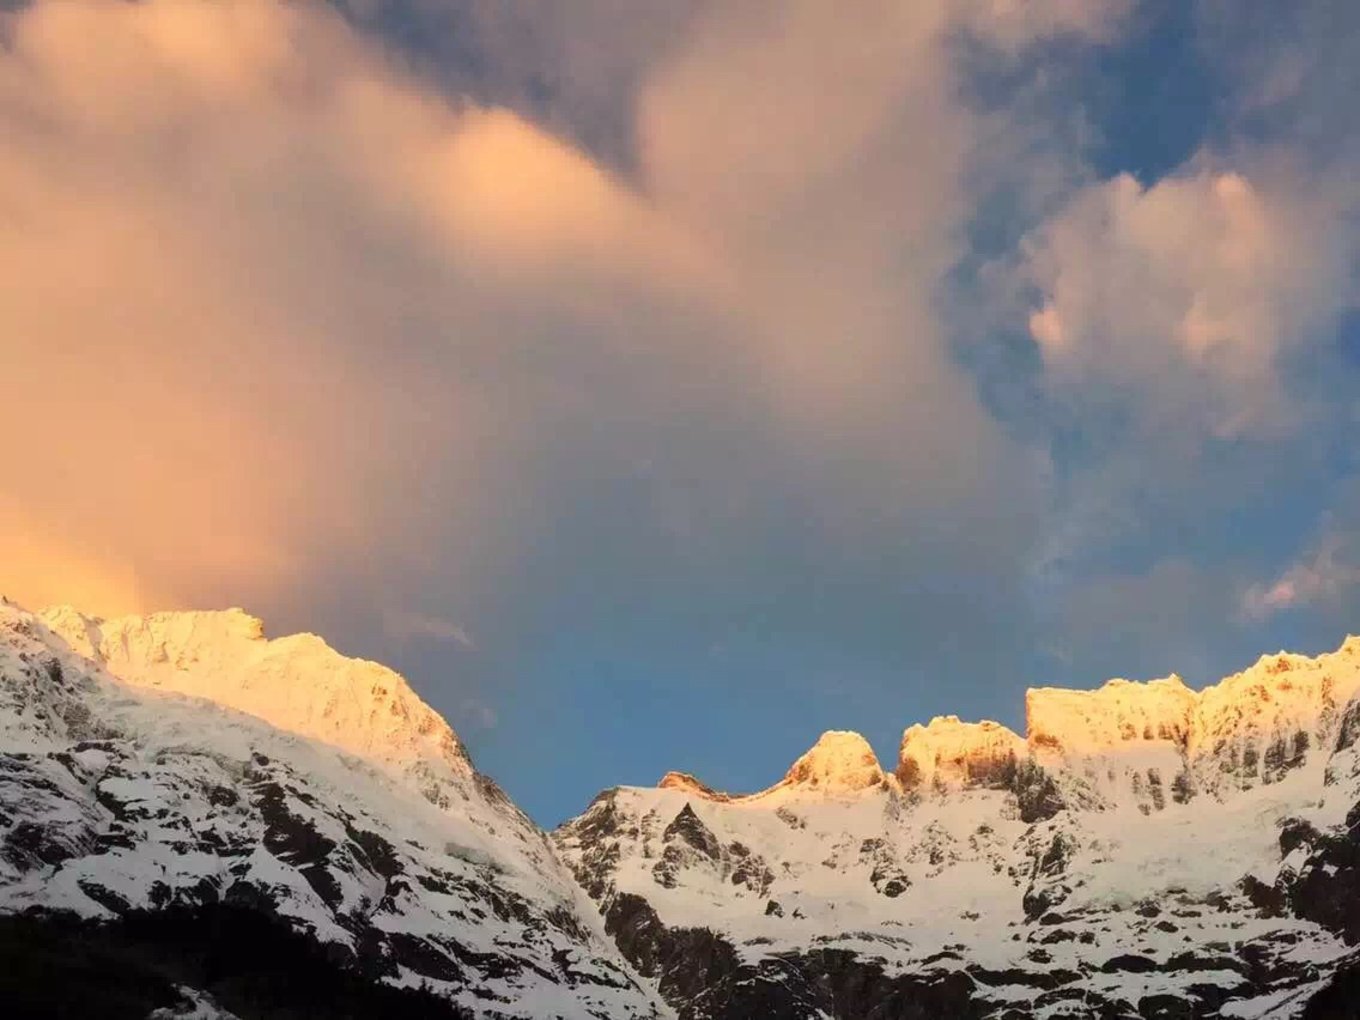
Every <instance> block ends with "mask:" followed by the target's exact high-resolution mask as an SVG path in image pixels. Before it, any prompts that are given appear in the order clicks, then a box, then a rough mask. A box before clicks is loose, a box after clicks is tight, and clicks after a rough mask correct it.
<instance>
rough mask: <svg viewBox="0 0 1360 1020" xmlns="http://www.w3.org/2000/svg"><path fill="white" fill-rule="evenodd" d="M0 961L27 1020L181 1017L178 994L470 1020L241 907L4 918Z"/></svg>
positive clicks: (269, 1005) (309, 1012)
mask: <svg viewBox="0 0 1360 1020" xmlns="http://www.w3.org/2000/svg"><path fill="white" fill-rule="evenodd" d="M0 960H3V961H4V966H2V967H0V1003H3V1004H4V1010H5V1015H6V1016H11V1017H16V1018H20V1017H22V1018H25V1020H30V1018H31V1020H39V1018H51V1020H58V1018H64V1017H75V1016H89V1017H95V1016H97V1017H101V1018H108V1020H145V1018H146V1017H147V1016H148V1015H150V1014H151V1013H152V1011H154V1010H158V1009H165V1010H171V1011H177V1010H180V1009H186V1008H188V1006H189V1004H188V1003H186V1001H185V999H186V995H185V993H184V991H182V989H184V988H190V989H195V990H199V991H201V992H203V993H207V995H208V996H210V998H211V1001H212V1002H215V1003H216V1004H218V1005H220V1006H221V1007H222V1008H224V1009H227V1010H230V1011H231V1012H233V1013H235V1014H236V1015H237V1016H240V1017H243V1018H245V1017H265V1016H267V1017H271V1018H279V1020H284V1018H297V1020H302V1018H304V1017H317V1016H327V1017H337V1018H353V1020H359V1018H363V1017H373V1016H401V1017H412V1018H417V1020H436V1018H437V1020H461V1018H469V1020H470V1018H471V1016H472V1014H470V1013H468V1012H467V1011H465V1010H462V1009H460V1008H459V1007H457V1006H455V1005H454V1004H452V1003H450V1002H449V1001H448V1000H447V999H443V998H440V997H439V996H436V995H434V994H432V993H430V992H427V991H420V990H417V989H399V988H391V987H388V986H386V985H383V984H380V983H378V982H377V981H375V980H374V978H375V977H376V975H375V974H369V973H365V971H364V970H363V969H362V968H358V969H356V968H353V967H347V966H343V965H341V964H339V963H337V961H335V960H334V959H332V958H331V957H329V956H328V955H327V954H326V952H325V951H324V948H323V947H322V946H320V945H319V944H318V943H316V942H315V941H313V940H312V939H310V938H308V937H307V936H306V935H303V934H300V933H298V932H295V931H293V930H292V929H290V928H289V927H288V926H287V925H285V924H282V923H279V922H277V921H274V920H271V919H270V918H269V917H267V916H266V915H264V914H262V913H260V912H259V911H256V910H253V909H251V908H249V907H245V906H228V905H216V906H209V907H199V908H194V909H187V908H175V909H172V910H167V911H155V912H147V911H134V912H131V913H128V914H127V915H125V916H123V917H122V918H120V919H119V920H117V921H113V922H98V921H88V920H81V919H79V918H76V917H75V916H73V915H62V914H54V915H42V914H31V915H0Z"/></svg>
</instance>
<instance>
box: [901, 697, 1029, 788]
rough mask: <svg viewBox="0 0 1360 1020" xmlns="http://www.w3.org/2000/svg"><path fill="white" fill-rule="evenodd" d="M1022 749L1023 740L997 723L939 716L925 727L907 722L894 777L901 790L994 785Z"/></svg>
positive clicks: (1002, 779)
mask: <svg viewBox="0 0 1360 1020" xmlns="http://www.w3.org/2000/svg"><path fill="white" fill-rule="evenodd" d="M1024 753H1025V742H1024V740H1022V739H1021V738H1020V737H1019V736H1018V735H1017V734H1016V733H1014V732H1013V731H1012V730H1011V729H1009V728H1008V727H1006V726H1002V725H1001V724H1000V723H998V722H992V721H991V720H990V719H984V720H983V721H982V722H975V723H974V722H962V721H960V719H959V717H958V716H956V715H937V716H936V717H935V718H933V719H931V720H930V724H929V725H928V726H921V725H920V724H917V725H915V726H910V727H908V728H907V730H906V732H904V733H903V734H902V746H901V751H900V753H899V756H898V766H897V778H898V780H899V782H901V784H902V788H903V789H904V790H913V789H921V788H925V789H935V790H939V791H941V792H943V791H944V790H947V789H959V788H968V787H976V786H995V785H997V784H999V783H1004V781H1005V779H1006V777H1007V776H1008V775H1009V773H1010V772H1011V771H1013V770H1014V768H1015V763H1016V760H1017V758H1020V757H1023V755H1024Z"/></svg>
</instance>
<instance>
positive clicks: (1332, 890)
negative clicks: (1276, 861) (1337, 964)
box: [1272, 803, 1360, 944]
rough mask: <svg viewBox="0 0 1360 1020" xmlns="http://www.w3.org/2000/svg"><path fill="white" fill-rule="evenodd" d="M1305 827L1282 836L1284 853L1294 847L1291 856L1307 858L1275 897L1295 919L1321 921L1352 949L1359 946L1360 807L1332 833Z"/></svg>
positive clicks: (1281, 883) (1276, 889) (1285, 876)
mask: <svg viewBox="0 0 1360 1020" xmlns="http://www.w3.org/2000/svg"><path fill="white" fill-rule="evenodd" d="M1305 826H1306V823H1305V825H1293V826H1286V827H1285V829H1283V830H1282V831H1281V833H1280V846H1281V849H1282V850H1284V849H1285V847H1286V846H1288V847H1289V850H1288V851H1287V853H1286V855H1288V854H1289V853H1306V855H1307V856H1306V858H1305V859H1304V861H1303V864H1302V865H1301V866H1300V867H1299V868H1298V869H1297V871H1291V870H1290V869H1288V868H1286V869H1284V870H1283V871H1282V873H1281V875H1280V878H1279V879H1278V880H1277V882H1276V885H1275V887H1274V889H1273V890H1272V892H1273V894H1274V896H1275V897H1277V898H1278V900H1279V901H1280V903H1281V907H1282V908H1283V907H1285V906H1287V908H1288V910H1289V912H1290V913H1292V914H1294V915H1295V916H1296V917H1303V918H1307V919H1308V920H1310V921H1316V922H1317V923H1318V924H1320V925H1323V926H1324V927H1326V928H1330V929H1331V930H1333V931H1335V932H1337V933H1338V934H1340V935H1341V936H1342V937H1343V938H1344V939H1345V940H1346V941H1347V942H1348V943H1351V944H1355V943H1356V942H1360V803H1358V804H1356V806H1355V807H1354V808H1352V809H1351V811H1350V814H1349V815H1347V817H1346V821H1345V824H1344V825H1342V826H1340V827H1338V828H1337V829H1336V830H1334V831H1332V832H1328V833H1320V832H1318V831H1317V830H1316V829H1314V828H1313V827H1312V826H1306V827H1305Z"/></svg>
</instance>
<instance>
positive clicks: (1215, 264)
mask: <svg viewBox="0 0 1360 1020" xmlns="http://www.w3.org/2000/svg"><path fill="white" fill-rule="evenodd" d="M1216 162H1217V161H1215V160H1213V159H1212V158H1210V157H1208V156H1207V155H1205V156H1202V157H1200V158H1198V159H1197V160H1195V161H1194V162H1193V163H1192V164H1190V165H1188V166H1187V167H1185V168H1183V169H1182V170H1181V171H1180V172H1178V173H1176V174H1174V175H1172V176H1170V177H1167V178H1164V179H1162V180H1161V181H1158V182H1157V183H1156V184H1154V185H1152V186H1150V187H1144V186H1143V185H1141V184H1139V183H1138V182H1137V181H1136V180H1135V179H1134V178H1133V177H1131V176H1129V175H1127V174H1121V175H1119V176H1117V177H1115V178H1113V179H1112V180H1109V181H1105V182H1101V183H1099V184H1094V185H1091V186H1089V187H1087V188H1086V189H1084V190H1083V191H1082V192H1081V193H1079V194H1078V195H1076V196H1075V197H1074V198H1073V199H1072V200H1071V201H1070V203H1069V204H1068V205H1067V206H1066V207H1065V208H1064V209H1063V210H1062V211H1060V212H1059V213H1057V214H1056V215H1055V216H1054V217H1053V218H1052V219H1050V220H1049V221H1048V222H1046V223H1044V224H1043V225H1041V226H1040V227H1039V228H1037V229H1036V230H1035V231H1034V232H1033V233H1031V234H1030V235H1029V237H1028V238H1027V239H1026V242H1025V249H1024V270H1023V271H1024V273H1025V275H1026V276H1027V279H1028V280H1029V282H1030V283H1031V285H1032V286H1033V287H1034V289H1035V290H1036V291H1037V293H1038V295H1039V301H1038V303H1037V305H1036V306H1033V307H1032V310H1031V312H1030V314H1029V316H1028V322H1027V326H1028V330H1029V333H1030V335H1031V336H1032V337H1033V339H1034V341H1035V343H1036V344H1037V345H1038V347H1039V349H1040V351H1041V352H1042V355H1043V359H1044V364H1045V366H1046V369H1047V371H1048V374H1049V378H1050V380H1051V381H1052V384H1053V385H1054V386H1055V387H1057V388H1058V390H1059V392H1062V390H1063V389H1064V388H1077V389H1080V388H1084V387H1089V386H1091V385H1096V386H1106V387H1112V388H1114V389H1115V391H1116V392H1120V393H1123V394H1127V395H1128V396H1129V398H1130V399H1131V400H1132V401H1135V402H1138V403H1141V404H1142V405H1143V406H1142V412H1141V413H1144V414H1147V415H1148V416H1150V417H1153V418H1156V419H1160V420H1164V419H1165V418H1166V416H1167V415H1171V416H1172V417H1173V418H1174V419H1175V420H1176V421H1177V422H1179V423H1181V425H1182V426H1184V427H1189V428H1192V429H1194V430H1196V431H1197V432H1201V433H1202V434H1205V435H1213V436H1218V437H1234V436H1240V435H1244V434H1261V433H1269V432H1272V431H1278V430H1281V429H1288V428H1290V427H1292V426H1296V425H1297V424H1298V422H1299V420H1300V416H1299V415H1298V414H1297V413H1296V409H1295V408H1293V407H1291V406H1290V394H1289V393H1288V391H1287V387H1286V385H1285V382H1284V379H1283V367H1282V362H1283V360H1284V359H1285V358H1286V356H1287V355H1288V354H1289V353H1290V352H1291V351H1292V350H1294V349H1297V348H1298V347H1300V346H1302V345H1304V344H1306V343H1307V342H1308V341H1309V340H1311V339H1313V338H1315V337H1317V336H1319V335H1325V334H1326V331H1327V330H1329V329H1330V328H1332V327H1334V325H1335V323H1336V321H1337V319H1338V317H1339V315H1340V313H1341V312H1342V311H1343V310H1344V309H1345V308H1346V307H1347V306H1348V305H1349V304H1350V302H1351V301H1353V300H1354V298H1355V292H1354V289H1353V287H1351V286H1350V282H1349V280H1348V276H1349V260H1350V258H1351V257H1352V254H1353V253H1352V251H1351V250H1349V249H1350V241H1351V239H1349V238H1347V237H1346V236H1345V234H1344V232H1343V231H1342V229H1341V227H1340V220H1341V218H1342V217H1343V216H1344V213H1345V208H1346V207H1345V202H1346V201H1347V200H1348V197H1347V195H1346V194H1345V192H1344V191H1341V190H1339V189H1338V188H1336V187H1334V186H1329V183H1328V182H1327V181H1326V180H1318V179H1316V178H1314V177H1312V176H1310V175H1309V174H1308V173H1307V172H1306V171H1305V170H1304V169H1303V168H1301V167H1299V166H1297V165H1291V164H1286V163H1284V162H1283V161H1275V162H1272V161H1271V160H1269V159H1268V158H1265V157H1263V156H1258V157H1257V158H1256V159H1255V163H1256V164H1257V166H1256V169H1255V170H1254V171H1253V172H1250V173H1243V172H1240V171H1238V170H1233V169H1224V168H1220V167H1218V166H1216V165H1215V163H1216Z"/></svg>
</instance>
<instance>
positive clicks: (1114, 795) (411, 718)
mask: <svg viewBox="0 0 1360 1020" xmlns="http://www.w3.org/2000/svg"><path fill="white" fill-rule="evenodd" d="M1026 715H1027V732H1026V734H1025V736H1023V737H1022V736H1020V735H1018V734H1016V733H1013V732H1012V731H1010V730H1009V729H1007V728H1006V727H1004V726H1001V725H999V724H996V723H990V722H982V723H967V722H961V721H960V720H958V719H957V718H955V717H952V716H950V717H943V718H937V719H934V720H932V721H931V722H930V724H929V725H926V726H912V727H911V728H909V729H908V730H907V731H906V732H905V733H904V734H903V739H902V744H901V748H900V752H899V755H898V760H897V762H896V763H895V765H894V767H893V768H892V769H891V770H885V769H884V768H883V767H882V766H880V764H879V762H878V760H877V759H876V757H875V755H874V752H873V750H872V749H871V748H870V747H869V745H868V744H867V743H866V742H865V741H864V739H863V738H862V737H860V736H858V735H857V734H854V733H846V732H839V731H833V732H828V733H826V734H825V735H823V737H822V738H821V739H820V740H819V741H817V743H816V745H815V746H814V747H812V748H811V749H810V750H809V751H808V752H807V753H806V754H805V755H803V756H802V757H801V758H799V759H798V761H796V762H795V763H794V764H793V765H792V767H791V768H790V769H789V770H788V772H787V774H786V775H785V777H784V778H783V779H782V780H780V781H779V782H778V783H776V784H775V785H773V786H771V787H770V788H769V789H767V790H764V791H762V792H760V793H755V794H750V795H744V796H742V795H731V794H725V793H720V792H718V791H715V790H713V789H711V788H709V787H707V786H705V785H704V784H703V783H702V782H700V781H699V780H697V779H695V778H694V777H692V776H689V775H684V774H681V773H670V774H668V775H667V776H665V777H664V778H663V779H662V781H661V783H660V785H659V786H658V787H657V788H655V789H643V788H637V787H619V788H616V789H612V790H609V791H606V792H605V793H603V794H601V795H600V796H599V797H598V798H596V800H595V801H594V802H593V803H592V804H591V805H590V806H589V808H588V809H587V810H586V811H585V812H584V813H583V814H582V815H580V816H579V817H578V818H575V819H573V820H572V821H570V822H568V823H567V824H565V825H564V826H562V827H561V828H560V829H559V830H558V831H557V832H555V833H553V834H551V836H549V835H548V834H545V833H543V832H542V831H541V830H540V829H538V828H537V827H536V826H535V825H533V823H532V822H531V821H530V820H529V819H527V818H526V817H525V816H524V815H523V814H522V813H521V812H520V811H519V810H518V809H517V808H516V807H515V806H514V805H513V804H512V803H511V802H510V801H509V800H508V799H507V798H506V797H505V795H504V794H503V793H502V792H501V791H500V790H499V789H498V788H497V787H496V786H495V784H494V783H492V782H491V781H490V780H489V779H487V778H486V777H485V776H482V775H480V774H479V773H478V772H477V771H476V770H475V769H474V768H473V766H472V764H471V762H470V761H469V760H468V757H467V754H466V752H465V751H464V749H463V747H462V745H461V744H460V742H459V740H458V738H457V736H456V735H455V734H454V733H453V732H452V730H450V729H449V727H448V726H447V724H446V723H445V722H444V721H443V720H442V719H440V718H439V716H438V715H437V714H435V713H434V712H433V711H432V710H431V709H430V708H429V707H428V706H426V705H425V704H424V703H423V702H422V701H421V700H420V699H419V698H418V697H417V696H416V695H415V694H414V692H412V691H411V689H410V688H409V687H408V686H407V684H406V683H405V681H404V680H402V678H401V677H399V676H397V675H396V674H395V673H393V672H391V671H390V670H387V669H385V668H384V667H382V666H379V665H377V664H374V663H370V662H362V661H357V660H353V659H347V658H345V657H343V656H341V655H339V654H338V653H336V652H335V651H333V650H332V649H330V648H329V647H327V646H326V645H325V644H324V643H323V642H322V641H321V640H320V639H319V638H316V637H312V636H309V635H297V636H293V637H287V638H281V639H276V640H266V639H265V638H264V636H263V628H262V626H261V624H260V622H259V621H258V620H255V619H253V618H252V617H250V616H248V615H246V614H245V613H243V612H240V611H239V610H229V611H227V612H219V613H166V614H157V615H154V616H149V617H129V618H125V619H121V620H111V621H98V620H93V619H90V618H88V617H85V616H82V615H81V614H79V613H77V612H75V611H74V610H70V609H56V610H50V611H47V612H45V613H41V614H32V613H28V612H25V611H23V610H21V609H18V608H17V607H14V606H12V605H8V604H0V958H3V959H5V961H6V963H7V964H8V966H6V967H0V1006H8V1007H10V1011H9V1012H8V1013H6V1012H5V1010H4V1009H0V1014H3V1015H16V1016H22V1015H25V1010H26V1011H27V1013H31V1014H38V1015H48V1016H62V1015H73V1014H84V1015H100V1016H127V1017H138V1018H139V1020H140V1018H143V1017H150V1016H155V1017H158V1018H167V1017H200V1018H204V1020H208V1018H212V1017H222V1016H232V1015H235V1016H239V1017H254V1016H268V1017H285V1016H286V1017H293V1016H298V1017H301V1016H354V1017H360V1016H450V1015H452V1016H479V1017H480V1016H487V1017H524V1018H534V1020H538V1018H550V1017H571V1018H585V1017H598V1018H611V1020H612V1018H616V1017H617V1018H629V1017H638V1018H641V1017H658V1018H659V1017H671V1016H679V1017H682V1018H685V1020H689V1018H693V1020H699V1018H715V1020H716V1018H722V1020H735V1018H747V1017H771V1018H790V1020H791V1018H809V1020H811V1018H818V1020H824V1018H837V1020H851V1018H853V1020H862V1018H881V1020H899V1018H900V1020H910V1018H917V1017H922V1018H924V1017H930V1018H937V1017H998V1018H1006V1020H1021V1018H1026V1017H1059V1016H1065V1017H1112V1018H1113V1017H1168V1018H1169V1017H1223V1018H1227V1017H1280V1018H1283V1017H1300V1016H1311V1017H1344V1016H1360V1005H1357V1004H1358V1003H1360V995H1357V990H1360V978H1358V977H1357V974H1360V962H1357V960H1356V958H1355V948H1354V944H1355V943H1356V941H1357V940H1360V641H1357V640H1356V639H1351V640H1349V641H1347V642H1346V644H1345V645H1343V646H1342V648H1341V649H1340V650H1339V651H1337V652H1336V653H1333V654H1331V655H1324V656H1321V657H1319V658H1317V659H1309V658H1304V657H1299V656H1291V655H1278V656H1270V657H1267V658H1263V659H1262V660H1260V661H1259V662H1258V663H1256V664H1255V665H1254V666H1252V667H1251V668H1250V669H1248V670H1246V671H1245V672H1243V673H1240V674H1237V675H1235V676H1232V677H1228V678H1227V679H1225V680H1224V681H1222V682H1221V683H1219V684H1217V685H1215V686H1213V687H1210V688H1207V689H1206V690H1204V691H1201V692H1195V691H1192V690H1190V689H1189V688H1187V687H1186V686H1185V685H1184V684H1182V683H1181V682H1180V681H1179V680H1178V679H1176V678H1174V677H1172V678H1169V679H1166V680H1155V681H1152V682H1151V683H1129V682H1126V681H1122V680H1113V681H1110V682H1109V683H1107V684H1106V685H1105V686H1103V687H1101V688H1100V689H1098V690H1095V691H1064V690H1054V689H1038V690H1032V691H1030V692H1029V695H1028V697H1027V700H1026ZM16 1002H18V1003H20V1004H21V1005H22V1007H23V1008H22V1009H20V1010H19V1011H18V1012H15V1011H14V1004H15V1003H16Z"/></svg>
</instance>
